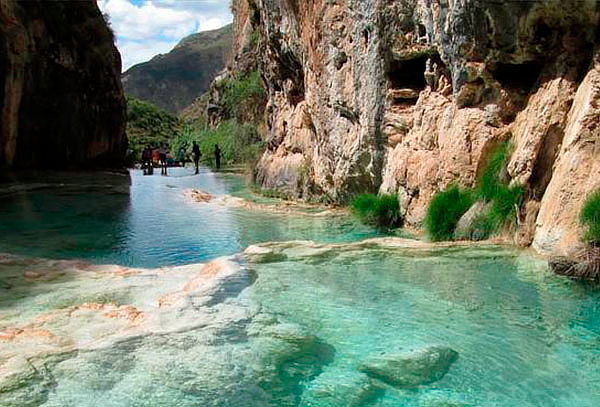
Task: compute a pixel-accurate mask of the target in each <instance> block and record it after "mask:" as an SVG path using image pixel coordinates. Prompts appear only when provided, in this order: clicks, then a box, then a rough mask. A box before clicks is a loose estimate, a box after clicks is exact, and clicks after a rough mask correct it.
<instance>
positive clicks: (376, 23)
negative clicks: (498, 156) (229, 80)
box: [236, 0, 600, 253]
mask: <svg viewBox="0 0 600 407" xmlns="http://www.w3.org/2000/svg"><path fill="white" fill-rule="evenodd" d="M237 3H238V8H241V9H244V10H249V12H246V13H240V14H239V15H238V16H237V20H238V21H237V23H236V24H237V25H238V26H239V27H244V26H246V25H248V24H249V25H252V27H253V29H254V30H255V31H257V32H259V33H260V39H259V41H260V45H259V47H258V49H259V50H261V55H260V56H259V64H260V65H261V66H260V68H261V72H262V74H263V76H264V78H265V83H266V84H267V86H268V87H269V101H268V105H267V109H266V111H267V122H268V123H267V124H268V149H267V151H266V152H265V154H264V156H263V157H262V159H261V160H260V163H259V165H258V168H257V170H256V176H257V181H258V182H259V183H260V184H261V185H262V186H263V187H265V188H276V189H279V190H282V191H284V192H286V193H288V194H289V195H292V196H296V197H301V198H307V199H317V200H332V201H338V202H339V201H341V202H343V201H345V200H347V199H349V197H351V196H352V195H353V194H354V193H356V192H365V191H378V190H379V191H383V192H391V193H398V194H399V195H400V197H401V204H402V206H403V208H402V209H403V211H404V213H405V214H406V219H407V222H408V223H409V224H414V225H418V224H420V222H421V221H422V219H423V216H424V214H425V211H426V208H427V205H428V204H429V201H430V200H431V197H432V196H433V194H434V193H435V192H436V191H439V190H440V189H442V188H444V187H446V186H448V185H449V184H451V183H458V184H460V185H463V186H472V185H473V184H474V182H475V180H476V179H477V176H478V175H479V174H480V173H481V171H482V169H483V168H484V167H485V165H486V162H487V160H488V158H489V155H490V152H491V151H493V150H494V148H495V147H496V146H497V145H499V144H500V143H502V142H503V141H507V140H509V141H510V142H511V144H512V146H513V149H512V151H513V152H512V155H511V157H510V162H509V165H508V177H509V178H510V180H511V182H512V183H513V184H517V183H518V184H521V185H523V186H524V187H525V191H526V192H525V193H526V196H525V198H526V199H525V202H524V204H523V205H522V207H521V208H518V209H519V225H518V228H517V229H518V231H517V234H516V236H515V238H516V240H517V241H518V242H519V243H520V244H522V245H530V244H533V245H534V246H535V247H536V248H538V249H539V250H541V251H544V252H559V253H561V252H562V253H565V252H568V251H570V250H572V249H574V248H575V247H576V246H577V245H578V240H579V236H580V231H579V230H578V226H577V217H578V213H579V209H580V207H581V205H582V202H583V200H584V198H585V196H586V194H588V193H589V192H590V191H591V190H592V189H594V188H596V187H598V186H600V176H599V175H600V156H599V155H598V148H599V147H598V129H597V125H598V121H599V118H598V117H597V116H598V110H597V106H598V102H599V101H600V100H599V97H600V86H599V85H600V56H599V55H598V49H597V43H598V32H597V27H598V16H599V5H598V3H597V2H596V1H593V0H588V1H558V0H556V1H555V0H550V1H528V2H514V1H494V2H490V1H478V0H460V1H459V0H395V1H388V0H385V1H384V0H368V1H365V0H347V1H341V0H330V1H325V0H311V1H305V2H300V1H295V0H237ZM242 5H244V6H242ZM244 21H245V22H246V24H244ZM240 32H241V30H238V38H240V35H239V33H240ZM241 37H242V38H243V37H244V36H241ZM238 43H239V41H238Z"/></svg>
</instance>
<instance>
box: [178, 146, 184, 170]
mask: <svg viewBox="0 0 600 407" xmlns="http://www.w3.org/2000/svg"><path fill="white" fill-rule="evenodd" d="M177 161H178V162H179V165H180V166H182V167H183V168H185V147H184V146H181V147H179V151H178V152H177Z"/></svg>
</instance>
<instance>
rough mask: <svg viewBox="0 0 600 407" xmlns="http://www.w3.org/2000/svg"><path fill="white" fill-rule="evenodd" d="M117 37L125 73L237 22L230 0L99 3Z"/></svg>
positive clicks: (107, 0)
mask: <svg viewBox="0 0 600 407" xmlns="http://www.w3.org/2000/svg"><path fill="white" fill-rule="evenodd" d="M97 1H98V5H99V6H100V9H101V10H102V12H103V13H105V14H107V15H108V16H109V17H110V22H111V25H112V28H113V30H114V31H115V34H116V35H117V46H118V47H119V50H120V51H121V56H122V57H123V70H126V69H128V68H130V67H131V66H132V65H135V64H138V63H140V62H145V61H147V60H149V59H150V58H152V57H153V56H154V55H157V54H164V53H166V52H169V51H170V50H171V49H172V48H173V47H174V46H175V45H176V44H177V43H178V42H179V40H181V39H182V38H183V37H185V36H187V35H189V34H192V33H195V32H198V31H207V30H213V29H216V28H220V27H222V26H224V25H226V24H229V23H230V22H231V20H232V19H233V17H232V15H231V11H230V9H229V3H230V1H229V0H97Z"/></svg>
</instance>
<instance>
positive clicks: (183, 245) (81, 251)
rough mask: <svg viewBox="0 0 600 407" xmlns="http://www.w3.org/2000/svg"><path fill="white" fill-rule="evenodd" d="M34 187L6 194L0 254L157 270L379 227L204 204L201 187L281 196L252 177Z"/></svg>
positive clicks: (76, 181)
mask: <svg viewBox="0 0 600 407" xmlns="http://www.w3.org/2000/svg"><path fill="white" fill-rule="evenodd" d="M30 185H31V186H33V187H36V188H35V189H31V190H25V191H22V192H14V193H11V194H5V195H4V196H1V197H0V220H1V222H0V236H1V238H0V252H9V253H19V254H24V255H29V256H38V257H51V258H83V259H87V260H90V261H92V262H95V263H99V264H121V265H127V266H135V267H158V266H166V265H180V264H189V263H197V262H202V261H205V260H207V259H213V258H215V257H218V256H223V255H230V254H235V253H238V252H240V251H241V250H243V249H244V248H245V247H247V246H248V245H250V244H254V243H260V242H268V241H282V240H315V241H322V242H335V241H339V242H345V241H355V240H360V239H364V238H367V237H374V236H377V235H379V233H378V232H377V231H375V230H373V229H371V228H368V227H365V226H362V225H360V224H359V223H357V222H355V221H354V220H353V219H351V218H349V217H333V218H332V217H322V218H318V217H311V216H294V215H290V214H277V213H269V212H263V211H246V210H242V209H236V208H227V207H220V206H217V205H210V206H208V205H198V204H195V203H193V202H190V201H189V200H188V199H186V197H185V195H184V192H185V190H187V189H190V188H196V189H200V190H203V191H206V192H209V193H211V194H214V195H224V194H229V195H235V196H241V197H244V198H245V199H252V200H257V201H259V202H261V203H273V202H275V200H269V199H266V198H262V197H259V196H257V195H255V194H252V193H251V192H250V191H249V190H248V188H247V186H246V182H245V180H244V178H242V177H240V176H236V175H231V174H215V173H212V172H210V171H208V170H206V169H205V170H203V171H202V173H201V174H200V175H199V176H194V173H193V170H192V169H190V168H187V169H180V168H173V169H170V170H169V176H168V177H162V176H160V174H157V173H155V175H153V176H143V175H142V173H141V172H140V171H132V172H131V179H130V180H129V179H128V178H127V177H125V176H119V175H112V176H109V175H78V176H75V175H73V176H72V178H71V179H65V178H64V177H63V178H48V179H44V178H42V179H39V180H37V181H36V183H35V184H34V183H33V182H32V183H30Z"/></svg>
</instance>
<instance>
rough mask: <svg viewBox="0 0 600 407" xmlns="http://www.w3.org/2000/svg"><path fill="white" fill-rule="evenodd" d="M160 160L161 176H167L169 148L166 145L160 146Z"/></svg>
mask: <svg viewBox="0 0 600 407" xmlns="http://www.w3.org/2000/svg"><path fill="white" fill-rule="evenodd" d="M158 157H159V158H158V160H159V162H160V174H161V175H167V148H166V147H165V145H164V144H161V145H160V148H159V150H158Z"/></svg>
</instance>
